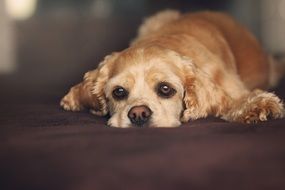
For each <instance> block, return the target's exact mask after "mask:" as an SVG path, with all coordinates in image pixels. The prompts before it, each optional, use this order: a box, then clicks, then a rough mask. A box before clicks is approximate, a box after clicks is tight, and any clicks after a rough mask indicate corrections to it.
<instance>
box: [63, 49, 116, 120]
mask: <svg viewBox="0 0 285 190" xmlns="http://www.w3.org/2000/svg"><path fill="white" fill-rule="evenodd" d="M118 55H119V53H116V52H115V53H112V54H111V55H108V56H106V57H105V58H104V60H103V61H102V62H101V63H100V64H99V66H98V68H97V69H95V70H92V71H89V72H87V73H85V75H84V78H83V81H82V82H81V83H79V84H77V85H75V86H73V87H72V88H71V89H70V91H69V92H68V94H67V95H65V96H64V98H63V99H62V100H61V103H60V104H61V106H62V107H63V108H64V109H65V110H71V111H79V110H82V109H83V108H88V109H90V111H91V113H93V114H95V115H99V116H104V115H106V114H107V113H108V109H107V103H106V96H105V93H104V87H105V85H106V82H107V81H108V79H109V77H110V74H111V72H112V69H113V64H114V60H115V59H116V58H117V57H118Z"/></svg>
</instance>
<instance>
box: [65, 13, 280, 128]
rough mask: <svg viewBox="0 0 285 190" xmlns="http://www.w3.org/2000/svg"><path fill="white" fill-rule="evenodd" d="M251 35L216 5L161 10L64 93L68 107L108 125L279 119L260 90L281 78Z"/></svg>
mask: <svg viewBox="0 0 285 190" xmlns="http://www.w3.org/2000/svg"><path fill="white" fill-rule="evenodd" d="M275 62H276V61H274V59H273V58H271V57H270V56H269V55H268V54H267V53H265V52H264V50H263V49H262V48H261V46H260V44H259V43H258V42H257V40H256V39H255V37H254V36H253V35H252V34H251V33H249V32H248V31H247V30H246V29H245V28H244V27H243V26H242V25H240V24H239V23H237V22H236V21H235V20H233V19H232V18H231V17H230V16H228V15H226V14H223V13H218V12H197V13H188V14H181V13H179V12H177V11H170V10H168V11H163V12H159V13H158V14H156V15H154V16H152V17H150V18H148V19H147V20H146V21H145V22H144V23H143V24H142V26H141V27H140V28H139V34H138V37H137V38H136V39H135V40H133V41H132V43H131V45H130V47H129V48H127V49H125V50H123V51H121V52H114V53H112V54H111V55H108V56H106V57H105V59H104V60H103V61H102V62H101V63H100V64H99V66H98V68H97V69H95V70H93V71H89V72H87V73H86V74H85V76H84V80H83V81H82V82H81V83H79V84H77V85H75V86H73V87H72V88H71V89H70V91H69V92H68V94H67V95H66V96H64V98H63V99H62V100H61V103H60V104H61V106H62V107H63V108H64V109H65V110H71V111H80V110H82V109H84V108H88V109H90V111H91V113H93V114H95V115H99V116H104V115H107V114H110V119H109V121H108V125H109V126H112V127H122V128H126V127H131V126H138V127H143V126H150V127H177V126H179V125H181V122H188V121H189V120H195V119H198V118H204V117H207V116H209V115H212V116H216V117H221V118H222V119H224V120H227V121H231V122H242V123H253V122H259V121H266V120H268V119H269V118H274V119H275V118H282V117H283V116H284V106H283V103H282V101H281V100H280V99H279V98H278V97H277V96H276V95H275V94H273V93H270V92H266V91H263V90H261V89H267V88H269V87H272V86H273V85H275V84H276V83H277V82H278V79H279V78H280V77H281V74H282V73H281V72H280V71H279V69H277V67H276V65H277V64H276V63H275Z"/></svg>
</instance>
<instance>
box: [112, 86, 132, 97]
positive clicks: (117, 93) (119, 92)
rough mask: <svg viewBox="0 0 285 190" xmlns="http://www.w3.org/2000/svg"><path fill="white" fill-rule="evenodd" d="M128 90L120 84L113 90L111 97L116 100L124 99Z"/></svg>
mask: <svg viewBox="0 0 285 190" xmlns="http://www.w3.org/2000/svg"><path fill="white" fill-rule="evenodd" d="M128 95H129V92H128V91H127V90H126V89H124V88H123V87H121V86H117V87H116V88H115V89H114V90H113V98H114V99H116V100H124V99H126V98H127V97H128Z"/></svg>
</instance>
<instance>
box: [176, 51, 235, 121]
mask: <svg viewBox="0 0 285 190" xmlns="http://www.w3.org/2000/svg"><path fill="white" fill-rule="evenodd" d="M181 61H182V62H183V71H184V77H183V78H184V98H183V102H184V105H185V110H184V111H183V113H182V117H181V121H182V122H187V121H189V120H195V119H198V118H204V117H207V116H208V115H214V116H219V115H221V114H222V113H223V112H225V111H226V109H227V108H228V104H229V103H230V101H231V98H230V96H228V94H227V93H226V92H225V91H224V90H223V89H222V88H221V87H220V86H219V85H218V84H216V83H214V82H213V79H212V78H211V76H209V75H208V74H207V73H206V72H204V71H202V70H201V69H199V68H198V67H197V66H196V65H195V63H194V62H193V61H192V60H190V59H189V58H187V57H184V56H182V57H181Z"/></svg>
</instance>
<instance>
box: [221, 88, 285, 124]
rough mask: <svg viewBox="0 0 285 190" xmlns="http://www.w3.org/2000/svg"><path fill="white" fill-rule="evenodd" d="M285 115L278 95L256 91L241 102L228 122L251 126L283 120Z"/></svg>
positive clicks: (228, 117) (229, 115)
mask: <svg viewBox="0 0 285 190" xmlns="http://www.w3.org/2000/svg"><path fill="white" fill-rule="evenodd" d="M284 114H285V111H284V105H283V103H282V102H281V100H280V99H279V98H278V97H277V96H276V95H274V94H273V93H268V92H263V91H260V90H256V91H254V92H252V93H251V94H250V95H249V96H248V97H245V98H244V99H243V100H242V101H239V102H238V103H237V104H236V106H235V107H234V108H233V110H231V111H230V112H229V114H228V115H227V116H226V120H231V121H237V122H242V123H248V124H249V123H257V122H260V121H267V120H269V119H277V118H283V117H284Z"/></svg>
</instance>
